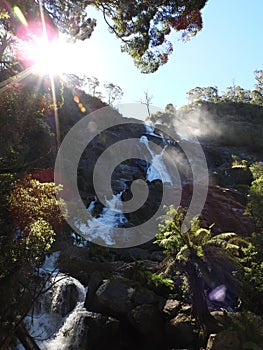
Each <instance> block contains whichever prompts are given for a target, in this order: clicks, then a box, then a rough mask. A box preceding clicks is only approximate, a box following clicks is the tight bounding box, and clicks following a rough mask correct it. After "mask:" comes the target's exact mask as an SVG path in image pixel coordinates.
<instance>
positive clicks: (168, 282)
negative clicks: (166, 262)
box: [147, 271, 174, 290]
mask: <svg viewBox="0 0 263 350" xmlns="http://www.w3.org/2000/svg"><path fill="white" fill-rule="evenodd" d="M147 273H148V275H147V277H148V283H153V284H154V285H155V286H156V287H158V286H160V285H164V286H166V287H168V288H169V289H170V290H173V289H174V281H173V280H172V279H171V278H166V277H165V276H164V273H159V274H158V273H151V272H149V271H147Z"/></svg>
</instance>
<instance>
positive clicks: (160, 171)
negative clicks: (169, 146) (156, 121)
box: [140, 136, 173, 185]
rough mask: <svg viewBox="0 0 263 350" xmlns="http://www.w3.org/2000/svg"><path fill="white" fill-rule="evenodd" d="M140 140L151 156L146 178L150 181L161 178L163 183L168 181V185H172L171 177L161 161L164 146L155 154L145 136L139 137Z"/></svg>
mask: <svg viewBox="0 0 263 350" xmlns="http://www.w3.org/2000/svg"><path fill="white" fill-rule="evenodd" d="M140 142H141V143H143V144H144V145H145V146H146V148H147V149H148V151H149V152H150V155H151V157H152V160H151V165H150V166H149V168H148V169H147V174H146V179H147V180H148V181H150V182H151V181H153V180H161V181H162V182H163V183H169V184H170V185H172V184H173V182H172V179H171V177H170V175H169V172H168V170H167V167H166V165H165V164H164V161H163V153H164V151H165V147H164V148H163V150H162V152H161V153H160V154H156V153H155V152H154V151H153V150H152V149H151V148H150V146H149V141H148V138H147V137H146V136H142V137H141V138H140Z"/></svg>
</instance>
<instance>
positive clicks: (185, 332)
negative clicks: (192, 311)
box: [165, 314, 198, 348]
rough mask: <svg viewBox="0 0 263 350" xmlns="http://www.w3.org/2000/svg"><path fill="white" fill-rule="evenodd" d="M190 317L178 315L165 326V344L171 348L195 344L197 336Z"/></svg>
mask: <svg viewBox="0 0 263 350" xmlns="http://www.w3.org/2000/svg"><path fill="white" fill-rule="evenodd" d="M195 328H196V326H195V325H194V323H193V321H192V319H191V317H190V316H187V315H183V314H179V315H177V316H176V317H174V318H172V319H171V320H169V321H167V322H166V324H165V338H166V342H167V343H168V344H170V345H171V346H173V347H177V348H178V347H187V346H189V345H190V344H195V343H196V342H197V340H198V339H197V338H198V337H197V334H196V332H195Z"/></svg>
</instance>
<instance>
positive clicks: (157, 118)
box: [146, 103, 176, 127]
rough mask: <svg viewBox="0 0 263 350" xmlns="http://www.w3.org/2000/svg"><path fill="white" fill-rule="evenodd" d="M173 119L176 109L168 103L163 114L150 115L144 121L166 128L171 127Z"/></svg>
mask: <svg viewBox="0 0 263 350" xmlns="http://www.w3.org/2000/svg"><path fill="white" fill-rule="evenodd" d="M174 118H176V108H175V107H174V105H173V104H172V103H169V104H168V105H167V106H166V107H165V111H164V112H156V113H154V114H150V115H149V116H148V117H147V118H146V120H149V121H151V122H152V123H153V124H163V125H166V126H167V127H172V125H173V121H174Z"/></svg>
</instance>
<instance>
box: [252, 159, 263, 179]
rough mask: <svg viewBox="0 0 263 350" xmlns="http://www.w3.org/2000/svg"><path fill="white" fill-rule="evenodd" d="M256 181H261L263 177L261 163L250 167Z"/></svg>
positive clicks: (262, 165)
mask: <svg viewBox="0 0 263 350" xmlns="http://www.w3.org/2000/svg"><path fill="white" fill-rule="evenodd" d="M249 169H250V171H251V173H252V175H253V177H254V179H255V180H256V179H259V178H260V177H263V164H262V163H260V162H256V163H253V164H252V165H250V167H249Z"/></svg>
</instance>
